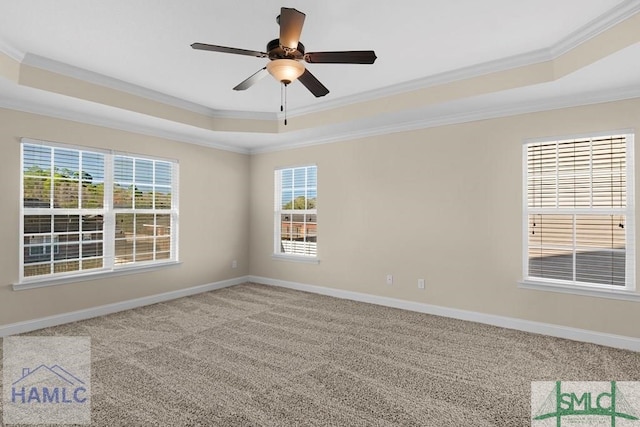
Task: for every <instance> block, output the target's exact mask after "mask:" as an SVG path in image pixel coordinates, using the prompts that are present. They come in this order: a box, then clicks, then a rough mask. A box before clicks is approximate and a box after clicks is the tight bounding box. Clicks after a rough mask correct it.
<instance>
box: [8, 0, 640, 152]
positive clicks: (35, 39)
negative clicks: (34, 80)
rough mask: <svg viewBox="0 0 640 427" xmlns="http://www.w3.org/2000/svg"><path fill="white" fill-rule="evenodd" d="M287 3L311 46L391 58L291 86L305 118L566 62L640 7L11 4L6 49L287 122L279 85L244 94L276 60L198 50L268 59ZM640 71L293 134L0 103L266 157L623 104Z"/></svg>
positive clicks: (420, 1) (67, 105) (628, 0)
mask: <svg viewBox="0 0 640 427" xmlns="http://www.w3.org/2000/svg"><path fill="white" fill-rule="evenodd" d="M283 6H284V7H295V8H296V9H298V10H300V11H302V12H304V13H306V15H307V17H306V21H305V24H304V28H303V31H302V37H301V41H302V42H303V43H304V44H305V47H306V50H307V51H308V52H314V51H332V50H368V49H373V50H375V51H376V54H377V56H378V60H377V61H376V63H375V64H373V65H344V64H308V68H309V70H310V71H311V72H312V73H313V74H314V75H315V76H316V77H317V78H318V79H319V80H320V81H321V82H322V83H324V85H325V86H327V88H329V90H330V91H331V92H330V93H329V95H327V96H326V97H324V98H320V99H316V98H315V97H313V96H312V95H311V94H310V93H309V92H308V91H307V90H306V88H304V87H303V86H302V85H301V84H300V83H299V82H296V83H294V84H292V85H291V87H290V88H289V92H288V105H289V108H290V110H291V113H292V115H293V116H295V115H296V112H298V113H299V114H301V112H309V111H315V110H323V109H327V108H330V107H332V106H334V105H339V104H341V103H345V102H349V99H366V98H367V97H369V98H371V97H375V96H377V95H379V94H383V93H384V94H388V93H392V92H393V91H394V90H396V89H398V90H400V89H401V88H405V87H409V86H411V87H418V86H420V82H424V84H425V85H426V84H428V82H429V81H430V80H429V79H430V78H433V77H434V76H446V75H447V73H450V72H458V71H460V70H461V69H469V70H473V69H474V67H476V68H477V69H478V70H480V69H481V68H480V67H479V65H480V64H485V63H493V62H496V61H505V60H509V59H515V58H519V57H525V56H527V55H528V56H530V57H533V56H535V53H536V52H547V53H548V54H549V55H553V54H554V53H555V54H559V53H561V52H556V51H554V49H556V50H557V49H561V48H562V46H563V44H567V45H568V44H570V42H571V41H572V37H574V36H575V35H576V34H582V35H584V34H588V31H586V30H588V29H589V28H590V27H596V26H597V25H596V24H600V23H602V22H608V21H607V20H609V21H610V20H611V19H612V17H615V16H616V14H618V15H620V14H621V11H626V12H625V13H626V15H625V16H626V17H628V16H629V14H635V13H639V12H638V11H640V0H518V1H513V0H483V1H477V0H400V1H397V2H389V1H385V2H383V1H372V0H368V1H364V0H350V1H336V0H325V1H321V2H320V1H318V2H308V1H301V0H290V1H287V2H286V3H282V2H280V1H278V2H276V1H274V0H261V1H254V2H228V1H225V2H221V1H212V0H189V1H186V2H185V1H178V0H135V1H131V0H110V1H98V0H56V1H51V0H20V1H16V0H0V51H3V52H5V53H7V54H10V55H11V56H12V57H14V58H16V59H18V60H20V61H31V62H34V61H35V60H38V63H43V61H48V62H47V63H48V64H50V65H51V64H54V65H55V64H57V63H59V64H58V65H60V66H62V65H68V66H71V68H70V69H71V70H78V69H80V70H87V71H91V72H93V73H98V74H100V75H103V76H107V77H109V78H111V79H115V80H114V81H121V82H125V83H127V84H130V85H135V86H138V87H141V88H145V89H149V90H151V91H155V92H159V93H161V94H165V95H169V96H171V97H175V98H178V99H180V100H184V101H188V102H189V103H193V104H197V105H199V106H203V107H206V108H207V109H210V110H212V111H214V112H236V113H237V112H240V113H241V114H244V115H245V117H246V116H247V115H248V114H254V115H255V116H256V117H273V118H276V117H278V116H277V114H276V113H277V111H278V110H279V106H280V86H279V84H278V83H277V82H276V81H275V80H274V79H272V78H271V77H268V78H265V79H263V80H262V81H260V82H258V83H257V84H256V85H255V86H253V87H251V88H250V89H249V90H247V91H243V92H237V91H233V90H232V88H233V87H234V86H235V85H236V84H238V83H239V82H241V81H242V80H244V79H245V78H247V77H248V76H250V75H251V74H253V73H254V72H256V71H257V70H258V69H260V68H262V67H263V66H264V65H265V63H266V61H267V59H263V58H254V57H247V56H240V55H230V54H224V53H217V52H207V51H197V50H193V49H191V48H190V44H191V43H194V42H202V43H209V44H217V45H223V46H231V47H238V48H243V49H250V50H258V51H265V50H266V43H267V42H268V41H270V40H271V39H274V38H277V36H278V26H277V24H276V21H275V18H276V15H278V14H279V9H280V7H283ZM614 23H615V22H614ZM600 29H601V30H604V29H606V27H603V28H600ZM639 31H640V29H639ZM592 35H595V34H592ZM25 55H26V56H25ZM43 58H44V59H43ZM54 61H55V62H54ZM639 69H640V46H639V45H638V44H637V43H636V44H635V45H632V46H630V47H628V48H625V49H623V50H621V51H619V52H617V53H615V54H613V55H611V56H609V57H607V58H604V59H601V60H599V61H597V62H595V63H593V64H591V65H588V66H587V67H585V68H583V69H581V70H579V71H577V72H574V73H572V74H569V75H568V76H565V77H563V78H561V79H559V80H556V81H553V82H550V83H545V84H540V85H536V86H535V87H523V88H517V89H512V90H508V91H502V92H498V93H492V94H487V95H483V96H477V97H474V98H468V99H462V100H458V101H452V102H447V103H443V104H440V105H430V106H428V107H422V108H416V109H413V110H411V111H403V112H395V113H393V114H389V115H387V116H385V117H380V116H378V117H375V118H372V119H369V120H368V119H366V118H364V119H360V120H359V122H357V123H351V124H344V123H343V124H335V125H333V124H328V125H327V126H323V127H321V128H313V129H306V130H301V131H296V132H285V133H282V134H257V135H256V134H248V133H247V134H245V133H243V132H212V131H208V130H205V129H199V128H195V127H193V126H187V125H184V124H179V123H175V122H171V121H167V120H161V119H157V118H153V117H148V116H145V115H143V114H139V113H132V112H129V111H118V109H116V108H114V107H107V106H101V105H89V104H91V103H89V102H87V101H82V100H78V99H74V98H69V97H65V96H62V95H57V94H53V93H48V92H44V91H41V90H37V89H32V88H28V87H23V86H20V85H17V84H15V82H11V81H9V80H6V79H2V78H0V95H2V97H3V98H4V101H3V102H0V104H2V105H4V106H12V105H15V106H17V105H25V103H29V104H30V105H31V109H32V110H37V109H38V108H40V109H41V110H42V112H46V111H51V110H57V111H58V113H57V114H58V115H64V113H63V112H62V111H63V110H64V111H68V113H69V114H72V113H73V111H76V112H79V111H83V112H84V113H85V114H86V115H93V117H94V120H93V121H94V122H96V121H99V118H100V117H103V118H107V117H108V118H110V119H115V120H118V121H119V122H121V123H128V124H127V126H128V127H132V126H134V125H135V126H138V128H139V130H140V131H143V132H146V133H153V130H152V129H156V130H162V131H163V132H165V134H166V133H167V132H169V133H170V134H171V133H173V134H175V136H176V138H178V139H182V140H185V141H187V142H202V143H207V141H211V142H212V143H213V142H214V141H215V142H216V144H217V145H221V146H226V147H229V148H232V149H234V148H235V149H239V150H252V149H253V150H261V149H267V148H268V147H274V146H285V145H287V144H291V143H293V142H295V141H299V140H300V137H301V136H304V137H305V138H307V140H309V139H312V140H315V141H317V142H323V141H327V140H331V139H332V138H336V137H337V135H339V134H340V133H343V132H344V131H345V130H346V128H347V127H348V128H349V129H351V130H353V129H354V126H355V127H357V128H358V129H360V130H361V131H362V132H364V133H366V132H367V129H374V128H376V127H377V128H380V127H384V126H386V125H390V124H391V123H396V124H397V123H398V122H399V121H404V122H406V123H412V121H415V120H417V119H418V118H420V119H421V120H423V121H424V120H425V115H427V116H426V117H427V121H428V119H429V118H431V119H432V121H434V122H437V121H438V120H440V121H446V118H447V117H455V116H460V115H461V114H462V113H466V114H468V113H469V112H471V111H473V109H476V110H478V111H480V110H482V111H485V112H487V114H490V111H495V112H496V113H495V114H497V111H499V110H500V109H501V108H502V109H504V108H506V106H508V105H510V106H513V105H516V104H522V105H532V104H531V102H533V101H535V105H537V106H539V108H544V105H546V104H548V105H549V106H551V105H557V103H558V102H562V100H565V101H566V102H567V103H571V102H570V101H571V100H573V101H574V103H575V102H577V96H578V95H584V94H590V95H592V98H593V99H600V98H601V97H602V94H603V93H606V92H615V91H618V92H620V93H623V95H620V97H625V96H626V97H629V96H640V94H639V93H638V91H640V73H638V72H637V70H639ZM625 94H626V95H625ZM585 99H589V98H588V97H586V98H585ZM545 103H546V104H545ZM554 103H555V104H554ZM63 107H64V108H63ZM492 108H493V110H492ZM265 114H268V115H269V116H265ZM451 120H453V119H451ZM88 121H91V120H88ZM123 126H124V125H123Z"/></svg>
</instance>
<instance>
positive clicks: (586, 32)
mask: <svg viewBox="0 0 640 427" xmlns="http://www.w3.org/2000/svg"><path fill="white" fill-rule="evenodd" d="M638 12H640V1H639V0H625V1H623V2H622V3H620V4H618V5H617V6H615V7H613V8H612V9H610V10H609V11H607V12H605V13H604V14H602V15H600V16H598V17H597V18H595V19H593V20H592V21H590V22H588V23H587V24H585V25H583V26H582V27H581V28H579V29H577V30H576V31H574V32H573V33H571V34H569V35H568V36H567V37H565V38H564V39H562V40H560V41H559V42H558V43H556V44H555V45H553V46H552V47H551V48H550V49H549V51H550V53H551V55H552V59H555V58H557V57H559V56H560V55H563V54H565V53H567V52H569V51H570V50H572V49H575V48H576V47H578V46H579V45H581V44H582V43H584V42H586V41H587V40H590V39H592V38H594V37H595V36H597V35H598V34H601V33H603V32H605V31H607V30H608V29H610V28H612V27H614V26H616V25H618V24H619V23H621V22H623V21H625V20H627V19H629V18H630V17H632V16H633V15H635V14H636V13H638Z"/></svg>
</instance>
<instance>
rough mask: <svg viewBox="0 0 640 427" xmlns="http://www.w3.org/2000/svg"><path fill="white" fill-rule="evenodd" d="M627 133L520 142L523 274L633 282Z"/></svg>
mask: <svg viewBox="0 0 640 427" xmlns="http://www.w3.org/2000/svg"><path fill="white" fill-rule="evenodd" d="M632 153H633V135H631V134H619V135H607V136H597V137H596V136H594V137H585V138H575V139H565V140H548V141H537V142H527V143H525V144H524V154H523V155H524V157H525V165H526V171H525V174H526V179H525V186H526V189H525V195H526V199H525V201H524V205H525V209H524V212H525V215H524V228H525V230H526V238H525V239H524V244H525V248H524V249H525V263H524V269H525V272H524V277H525V281H533V282H541V283H548V284H560V285H570V286H574V287H580V286H582V287H585V286H587V287H599V288H604V289H617V290H634V289H635V283H634V269H635V261H634V232H633V229H634V205H633V179H634V178H633V156H632Z"/></svg>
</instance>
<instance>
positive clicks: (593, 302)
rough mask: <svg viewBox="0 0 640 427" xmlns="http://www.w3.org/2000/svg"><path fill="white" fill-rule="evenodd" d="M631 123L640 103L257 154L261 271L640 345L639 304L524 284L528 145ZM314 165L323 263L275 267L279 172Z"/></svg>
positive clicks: (255, 208) (254, 259)
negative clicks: (390, 279) (422, 285)
mask: <svg viewBox="0 0 640 427" xmlns="http://www.w3.org/2000/svg"><path fill="white" fill-rule="evenodd" d="M626 128H636V129H639V128H640V99H636V100H631V101H622V102H615V103H605V104H600V105H593V106H586V107H579V108H571V109H564V110H555V111H548V112H542V113H536V114H527V115H521V116H514V117H509V118H501V119H494V120H484V121H478V122H473V123H468V124H460V125H452V126H443V127H437V128H431V129H425V130H419V131H412V132H403V133H396V134H389V135H383V136H377V137H370V138H366V139H359V140H353V141H347V142H339V143H333V144H327V145H319V146H312V147H306V148H301V149H295V150H288V151H280V152H273V153H265V154H259V155H254V156H252V158H251V217H250V220H251V251H250V252H251V266H250V271H251V274H253V275H256V276H262V277H269V278H274V279H280V280H286V281H293V282H300V283H305V284H312V285H319V286H325V287H331V288H338V289H343V290H349V291H356V292H364V293H368V294H374V295H381V296H386V297H392V298H399V299H404V300H409V301H416V302H423V303H427V304H435V305H440V306H444V307H449V308H456V309H464V310H472V311H476V312H480V313H487V314H493V315H501V316H509V317H514V318H521V319H526V320H531V321H538V322H545V323H551V324H557V325H562V326H569V327H576V328H581V329H587V330H592V331H600V332H605V333H611V334H619V335H625V336H630V337H637V338H640V327H638V324H640V303H638V302H629V301H619V300H612V299H604V298H593V297H584V296H572V295H566V294H560V293H553V292H542V291H533V290H524V289H518V287H517V281H518V280H519V279H521V276H522V259H521V257H522V255H521V254H522V230H521V227H522V226H521V224H522V219H521V215H522V165H521V164H522V151H521V150H522V145H521V143H522V141H523V139H526V138H537V137H546V136H560V135H571V134H583V133H587V132H600V131H607V130H616V129H626ZM638 151H640V150H636V153H637V152H638ZM308 163H316V164H317V165H318V221H319V224H318V253H319V258H320V260H321V262H320V263H319V264H317V265H315V264H301V263H294V262H287V261H279V260H273V259H272V258H271V253H272V250H273V249H272V248H273V170H274V168H277V167H282V166H288V165H300V164H308ZM636 164H638V165H640V162H638V161H637V160H636ZM639 176H640V173H636V178H638V177H639ZM636 181H638V179H636ZM636 188H640V186H638V185H637V184H636ZM636 199H637V196H636ZM387 273H392V274H393V275H394V279H395V283H394V284H393V285H392V286H389V285H386V284H385V280H384V279H385V275H386V274H387ZM637 276H638V275H637ZM638 277H640V276H638ZM418 278H425V279H426V290H419V289H417V279H418Z"/></svg>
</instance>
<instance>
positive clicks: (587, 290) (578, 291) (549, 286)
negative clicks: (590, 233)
mask: <svg viewBox="0 0 640 427" xmlns="http://www.w3.org/2000/svg"><path fill="white" fill-rule="evenodd" d="M518 288H520V289H533V290H537V291H548V292H559V293H563V294H573V295H582V296H588V297H597V298H609V299H617V300H623V301H638V302H640V294H639V293H637V292H633V291H628V290H624V289H611V288H605V287H600V286H581V285H564V284H560V283H552V282H542V281H540V282H538V281H533V280H521V281H519V282H518Z"/></svg>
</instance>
